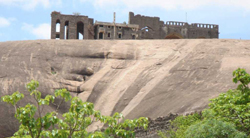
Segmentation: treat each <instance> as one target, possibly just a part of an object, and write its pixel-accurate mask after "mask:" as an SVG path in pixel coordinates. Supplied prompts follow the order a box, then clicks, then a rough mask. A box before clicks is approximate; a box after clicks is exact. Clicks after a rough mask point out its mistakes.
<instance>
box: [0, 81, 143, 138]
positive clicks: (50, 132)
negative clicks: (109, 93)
mask: <svg viewBox="0 0 250 138" xmlns="http://www.w3.org/2000/svg"><path fill="white" fill-rule="evenodd" d="M38 87H39V83H38V82H37V81H31V82H30V83H28V84H27V86H26V88H27V90H28V91H29V92H30V95H31V96H32V97H33V98H34V99H35V101H36V105H34V104H30V103H28V104H27V105H26V106H24V107H19V106H18V105H17V103H18V101H20V100H21V99H22V98H24V95H23V94H22V93H20V92H15V93H13V94H12V95H6V96H3V97H1V100H2V101H4V102H6V103H9V104H11V105H13V106H14V108H15V118H16V119H17V120H18V121H19V122H20V126H19V130H18V131H17V132H16V133H15V134H14V136H13V137H16V138H19V137H31V138H40V137H49V138H82V137H84V138H87V137H90V138H103V137H124V138H125V137H126V138H130V137H135V133H134V129H135V128H136V127H143V128H144V129H147V126H148V118H145V117H141V118H139V119H134V120H128V119H127V120H125V121H124V122H123V123H120V122H119V120H120V119H123V116H122V114H120V113H115V114H114V115H113V116H103V115H101V113H100V112H99V111H96V110H94V104H93V103H89V102H83V101H82V100H81V99H79V98H78V97H74V98H72V97H71V95H70V93H69V92H68V91H67V90H66V89H61V90H56V91H55V93H54V96H53V95H47V96H46V97H45V98H44V99H43V98H42V97H41V92H39V91H38V90H37V88H38ZM59 97H60V98H61V102H60V104H59V105H57V108H56V110H55V111H53V112H48V113H45V115H43V108H44V107H45V106H46V105H49V104H50V103H53V102H54V100H55V98H59ZM68 101H70V102H71V106H70V108H69V111H68V112H66V113H64V114H63V115H62V118H59V117H58V112H57V111H58V109H59V107H60V105H61V104H62V103H63V102H68ZM36 114H38V116H37V117H36ZM95 121H100V122H102V123H104V124H106V125H107V126H108V127H107V128H106V129H105V130H104V131H103V132H102V131H95V132H88V131H87V130H86V129H87V127H88V126H89V125H91V124H92V123H93V122H95Z"/></svg>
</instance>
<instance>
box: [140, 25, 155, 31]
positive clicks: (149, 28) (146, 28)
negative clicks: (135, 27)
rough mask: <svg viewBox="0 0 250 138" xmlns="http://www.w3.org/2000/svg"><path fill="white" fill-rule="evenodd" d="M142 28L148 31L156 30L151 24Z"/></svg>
mask: <svg viewBox="0 0 250 138" xmlns="http://www.w3.org/2000/svg"><path fill="white" fill-rule="evenodd" d="M141 30H142V31H143V30H144V31H146V32H148V31H154V29H153V28H152V27H150V26H145V27H143V28H141Z"/></svg>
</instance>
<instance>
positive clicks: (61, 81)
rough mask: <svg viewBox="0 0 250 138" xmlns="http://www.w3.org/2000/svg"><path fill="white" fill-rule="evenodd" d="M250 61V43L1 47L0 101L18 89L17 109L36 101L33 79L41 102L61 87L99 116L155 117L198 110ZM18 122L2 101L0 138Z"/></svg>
mask: <svg viewBox="0 0 250 138" xmlns="http://www.w3.org/2000/svg"><path fill="white" fill-rule="evenodd" d="M249 63H250V41H244V40H218V39H206V40H202V39H195V40H192V39H182V40H119V41H108V40H104V41H98V40H85V41H80V40H36V41H14V42H1V43H0V96H3V95H6V94H12V93H13V92H15V91H20V92H24V93H25V96H26V98H25V99H24V100H23V101H22V102H21V103H19V105H25V104H27V103H29V102H31V103H34V100H33V99H31V98H28V95H29V93H28V92H27V91H26V90H25V84H26V83H27V82H29V81H30V80H32V79H35V80H38V81H39V82H40V87H39V90H40V91H41V92H42V96H45V95H46V94H52V93H53V91H54V90H55V89H59V88H67V89H68V90H69V91H70V92H71V93H72V95H73V96H79V97H80V98H81V99H82V100H84V101H89V102H93V103H94V104H95V108H96V109H97V110H100V111H101V112H102V113H103V114H104V115H111V114H113V113H114V112H122V113H123V115H125V117H126V118H130V119H133V118H136V117H140V116H146V117H151V118H157V117H159V116H166V115H168V114H169V113H170V112H172V113H179V114H185V113H187V112H192V111H196V110H202V109H204V108H205V107H207V104H208V103H209V99H211V98H213V97H216V96H218V95H219V94H220V93H221V92H225V91H227V90H228V89H231V88H236V85H235V84H233V83H232V72H233V71H234V70H235V69H237V68H238V67H241V68H245V69H246V70H247V72H249V73H250V64H249ZM56 102H58V101H56ZM67 106H68V105H67V104H64V105H63V106H62V108H60V113H63V112H65V111H67ZM55 108H56V107H55V106H53V105H51V106H49V107H46V108H45V109H44V110H45V112H46V111H52V110H54V109H55ZM17 124H18V123H17V122H16V120H15V118H14V108H13V107H11V106H9V105H7V104H6V103H3V102H0V137H6V136H11V135H12V134H13V132H15V131H16V130H17V129H18V125H17ZM97 125H99V124H94V125H93V126H92V129H95V128H96V126H97Z"/></svg>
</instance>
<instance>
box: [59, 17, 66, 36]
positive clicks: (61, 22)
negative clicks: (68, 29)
mask: <svg viewBox="0 0 250 138" xmlns="http://www.w3.org/2000/svg"><path fill="white" fill-rule="evenodd" d="M64 25H65V22H64V21H63V20H62V21H60V39H64Z"/></svg>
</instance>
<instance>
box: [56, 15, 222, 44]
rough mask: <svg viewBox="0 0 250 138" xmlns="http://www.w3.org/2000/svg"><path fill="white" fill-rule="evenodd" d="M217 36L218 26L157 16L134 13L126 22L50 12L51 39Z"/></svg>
mask: <svg viewBox="0 0 250 138" xmlns="http://www.w3.org/2000/svg"><path fill="white" fill-rule="evenodd" d="M196 38H219V26H218V25H215V24H201V23H192V24H188V23H187V22H176V21H167V22H166V23H164V22H163V21H161V20H160V18H159V17H149V16H142V15H134V13H133V12H129V21H128V24H127V23H116V22H115V14H114V21H113V22H100V21H95V23H94V19H93V18H89V17H88V16H83V15H78V14H77V15H65V14H61V13H60V12H56V11H54V12H52V13H51V39H106V40H108V39H196Z"/></svg>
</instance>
